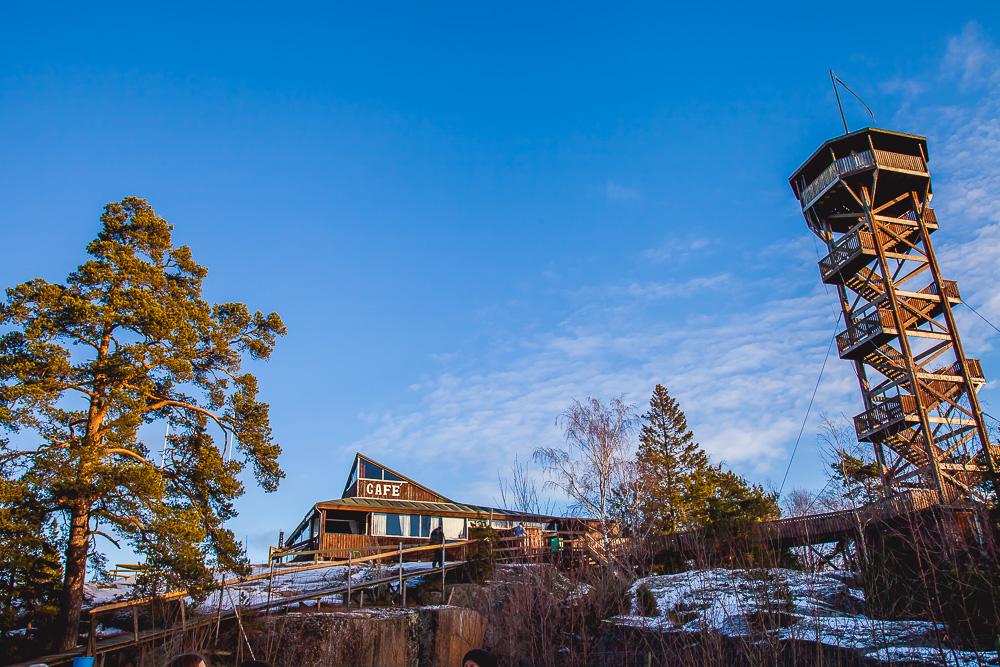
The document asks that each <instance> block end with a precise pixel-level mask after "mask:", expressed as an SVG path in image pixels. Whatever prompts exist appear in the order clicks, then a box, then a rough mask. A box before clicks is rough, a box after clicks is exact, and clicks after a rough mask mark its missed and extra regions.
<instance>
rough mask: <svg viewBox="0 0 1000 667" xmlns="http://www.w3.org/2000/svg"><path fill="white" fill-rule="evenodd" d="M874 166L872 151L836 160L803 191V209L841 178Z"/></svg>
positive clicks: (800, 199)
mask: <svg viewBox="0 0 1000 667" xmlns="http://www.w3.org/2000/svg"><path fill="white" fill-rule="evenodd" d="M874 166H875V160H874V159H873V158H872V154H871V151H861V152H860V153H854V154H852V155H845V156H844V157H842V158H838V159H836V160H834V161H833V162H831V163H830V166H828V167H827V168H826V169H824V170H823V171H822V172H821V173H820V175H819V176H817V177H816V178H814V179H813V180H812V182H811V183H809V185H807V186H806V187H805V188H804V189H803V190H802V194H801V196H800V197H799V201H800V202H801V204H802V208H806V207H807V206H808V205H809V204H811V203H812V200H813V199H815V198H816V196H817V195H819V193H820V192H822V191H823V190H825V189H826V188H827V187H828V186H829V185H830V184H831V183H833V182H834V181H836V180H837V179H838V178H840V177H841V176H847V175H849V174H852V173H854V172H856V171H860V170H862V169H867V168H868V167H874Z"/></svg>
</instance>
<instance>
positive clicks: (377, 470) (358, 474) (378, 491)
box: [343, 452, 453, 502]
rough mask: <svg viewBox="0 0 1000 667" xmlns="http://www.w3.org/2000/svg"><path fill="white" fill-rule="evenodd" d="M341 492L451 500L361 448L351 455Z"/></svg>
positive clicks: (439, 500)
mask: <svg viewBox="0 0 1000 667" xmlns="http://www.w3.org/2000/svg"><path fill="white" fill-rule="evenodd" d="M358 482H360V484H359V483H358ZM369 482H370V483H369ZM369 487H370V488H369ZM343 496H344V497H345V498H349V497H354V496H356V497H376V498H395V499H399V498H401V497H403V498H406V499H411V500H433V501H438V502H453V501H451V500H449V499H448V498H447V497H445V496H444V495H442V494H440V493H438V492H437V491H433V490H431V489H429V488H427V487H426V486H424V485H423V484H420V483H419V482H416V481H414V480H413V479H411V478H409V477H407V476H406V475H402V474H400V473H398V472H396V471H395V470H393V469H392V468H390V467H389V466H386V465H383V464H381V463H379V462H378V461H376V460H374V459H372V458H369V457H367V456H365V455H364V454H362V453H361V452H357V453H356V454H355V455H354V465H352V466H351V472H350V473H349V474H348V476H347V485H346V486H345V487H344V493H343Z"/></svg>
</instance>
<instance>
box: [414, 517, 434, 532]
mask: <svg viewBox="0 0 1000 667" xmlns="http://www.w3.org/2000/svg"><path fill="white" fill-rule="evenodd" d="M431 518H432V517H429V516H421V515H419V514H411V515H410V537H430V534H431Z"/></svg>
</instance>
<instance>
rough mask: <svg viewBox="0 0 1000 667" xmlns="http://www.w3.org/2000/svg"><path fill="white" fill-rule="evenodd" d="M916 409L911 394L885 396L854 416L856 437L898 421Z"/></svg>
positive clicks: (914, 400) (915, 403) (915, 402)
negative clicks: (869, 408)
mask: <svg viewBox="0 0 1000 667" xmlns="http://www.w3.org/2000/svg"><path fill="white" fill-rule="evenodd" d="M916 411H917V401H916V399H915V398H914V397H913V396H910V395H907V394H901V395H899V396H886V397H884V398H883V399H882V400H880V401H879V402H878V403H875V404H874V405H873V406H872V408H871V410H866V411H864V412H862V413H861V414H860V415H858V416H856V417H855V418H854V429H855V430H856V431H857V433H858V437H863V436H866V435H868V434H870V433H872V432H874V431H878V430H880V429H883V428H885V427H887V426H889V425H890V424H893V423H895V422H898V421H900V420H902V419H905V418H906V415H911V414H913V413H915V412H916Z"/></svg>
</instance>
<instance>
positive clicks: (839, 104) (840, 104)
mask: <svg viewBox="0 0 1000 667" xmlns="http://www.w3.org/2000/svg"><path fill="white" fill-rule="evenodd" d="M830 83H831V84H832V85H833V94H834V95H836V96H837V108H838V109H840V120H841V121H842V122H843V123H844V134H847V133H848V132H850V130H848V129H847V117H846V116H844V104H843V102H841V101H840V91H839V90H837V77H836V75H835V74H834V73H833V70H830Z"/></svg>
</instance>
